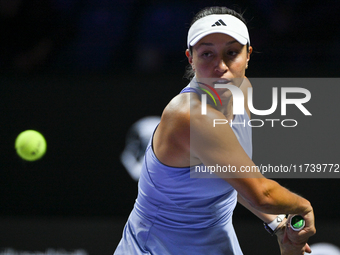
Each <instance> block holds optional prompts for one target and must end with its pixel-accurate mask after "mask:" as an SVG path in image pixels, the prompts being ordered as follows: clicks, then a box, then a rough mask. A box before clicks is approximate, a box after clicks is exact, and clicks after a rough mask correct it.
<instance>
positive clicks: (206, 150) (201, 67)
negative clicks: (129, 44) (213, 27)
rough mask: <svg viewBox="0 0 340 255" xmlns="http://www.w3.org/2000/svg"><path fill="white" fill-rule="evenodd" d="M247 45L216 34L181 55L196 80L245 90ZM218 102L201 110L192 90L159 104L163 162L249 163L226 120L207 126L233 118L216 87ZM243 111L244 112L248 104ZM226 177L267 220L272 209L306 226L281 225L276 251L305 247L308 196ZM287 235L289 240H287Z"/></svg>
mask: <svg viewBox="0 0 340 255" xmlns="http://www.w3.org/2000/svg"><path fill="white" fill-rule="evenodd" d="M251 52H252V48H251V47H249V51H247V49H246V46H244V45H241V44H240V43H239V42H237V41H236V40H235V39H234V38H232V37H230V36H228V35H225V34H220V33H215V34H210V35H207V36H205V37H203V38H202V39H201V40H200V41H199V42H197V43H196V44H195V45H194V46H193V51H192V54H190V53H189V51H188V50H187V51H186V56H187V58H188V61H189V63H190V64H191V65H192V68H193V69H194V71H195V74H196V78H197V80H198V81H202V82H205V83H208V84H209V85H211V86H213V82H214V81H217V80H221V79H225V80H226V81H231V82H232V83H233V84H234V85H236V86H238V87H239V88H240V89H241V90H242V91H243V93H244V95H245V102H247V98H246V95H247V93H246V91H247V88H248V87H250V86H251V84H250V82H249V81H248V79H246V78H245V71H246V68H247V66H248V62H249V60H250V54H251ZM216 91H217V93H218V94H219V96H220V98H221V101H222V105H221V104H220V103H218V105H217V106H211V105H207V115H202V114H201V101H200V97H199V96H198V95H197V94H196V93H183V94H179V95H177V96H176V97H175V98H174V99H173V100H171V101H170V103H169V104H168V105H167V106H166V108H165V109H164V112H163V114H162V118H161V122H160V124H159V126H158V128H157V130H156V131H155V134H154V138H153V149H154V152H155V154H156V156H157V158H158V159H159V160H160V161H161V162H162V163H163V164H165V165H168V166H172V167H187V166H189V165H197V164H200V163H203V164H204V165H206V166H209V165H216V164H218V165H220V166H223V165H224V166H227V165H232V166H235V167H236V168H237V169H240V168H241V166H255V164H254V163H253V162H252V160H251V159H250V158H249V157H248V155H247V154H246V153H245V151H244V150H243V148H242V146H241V145H240V143H239V142H238V140H237V138H236V136H235V134H234V132H233V130H232V129H231V127H230V126H229V125H217V126H215V127H213V120H214V119H227V120H228V121H231V120H232V119H233V114H232V95H231V93H230V91H229V90H226V89H216ZM245 110H246V112H247V113H248V114H249V116H250V112H249V109H248V106H247V105H245ZM220 178H222V179H224V180H226V181H227V182H228V183H229V184H230V185H232V186H233V187H234V188H235V189H236V190H237V192H238V201H239V202H240V203H241V204H242V205H244V206H245V207H246V208H248V209H249V210H250V211H252V212H253V213H254V214H255V215H257V216H258V217H259V218H260V219H262V220H263V221H265V222H267V223H269V222H271V221H272V220H274V219H275V218H276V215H277V214H282V213H285V214H300V215H301V216H303V217H304V219H305V221H306V227H305V228H304V229H303V230H302V231H300V232H294V231H292V230H291V229H290V228H289V226H286V225H282V226H281V227H282V229H281V230H280V231H279V233H280V235H279V236H278V240H279V244H280V249H281V253H282V254H285V255H288V254H304V252H310V249H309V247H308V245H307V241H308V238H309V237H310V236H312V235H313V234H315V232H316V230H315V226H314V213H313V208H312V206H311V205H310V203H309V201H308V200H306V199H304V198H302V197H301V196H298V195H296V194H294V193H292V192H290V191H289V190H287V189H286V188H284V187H282V186H280V185H279V184H278V183H277V182H275V181H273V180H269V179H266V178H264V177H263V176H262V174H261V173H238V172H235V173H223V174H220ZM292 240H293V241H292Z"/></svg>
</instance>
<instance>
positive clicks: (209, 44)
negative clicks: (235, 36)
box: [197, 40, 237, 49]
mask: <svg viewBox="0 0 340 255" xmlns="http://www.w3.org/2000/svg"><path fill="white" fill-rule="evenodd" d="M236 42H237V41H236V40H233V41H229V42H227V43H226V44H225V45H226V46H228V45H230V44H233V43H236ZM213 45H214V44H213V43H206V42H202V43H200V44H199V45H198V46H197V49H199V48H200V47H201V46H213Z"/></svg>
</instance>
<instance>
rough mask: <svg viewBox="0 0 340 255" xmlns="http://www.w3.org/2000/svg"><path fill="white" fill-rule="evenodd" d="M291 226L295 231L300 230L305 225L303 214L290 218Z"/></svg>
mask: <svg viewBox="0 0 340 255" xmlns="http://www.w3.org/2000/svg"><path fill="white" fill-rule="evenodd" d="M290 226H291V227H292V229H293V230H294V231H300V230H301V229H303V228H304V227H305V220H304V219H303V217H302V216H301V215H295V216H293V217H292V218H291V219H290Z"/></svg>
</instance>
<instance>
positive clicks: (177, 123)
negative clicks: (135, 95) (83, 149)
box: [115, 7, 315, 255]
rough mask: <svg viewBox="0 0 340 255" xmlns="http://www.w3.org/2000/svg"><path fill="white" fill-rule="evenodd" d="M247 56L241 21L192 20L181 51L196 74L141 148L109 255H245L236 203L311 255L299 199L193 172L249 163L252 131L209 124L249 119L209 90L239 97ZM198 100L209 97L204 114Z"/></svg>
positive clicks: (220, 14)
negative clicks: (132, 192)
mask: <svg viewBox="0 0 340 255" xmlns="http://www.w3.org/2000/svg"><path fill="white" fill-rule="evenodd" d="M251 52H252V47H251V46H250V40H249V35H248V30H247V27H246V25H245V23H244V20H243V18H242V16H241V15H240V14H238V13H236V12H235V11H233V10H230V9H227V8H225V7H210V8H206V9H204V10H202V11H201V12H199V13H198V14H197V15H196V16H195V18H194V20H193V22H192V25H191V27H190V29H189V33H188V50H187V51H186V56H187V58H188V61H189V63H190V65H191V67H192V71H193V73H194V75H195V77H194V78H193V79H192V80H191V82H190V84H189V86H188V87H186V88H185V89H183V90H182V92H181V93H180V94H179V95H177V96H176V97H175V98H173V100H171V102H170V103H169V104H168V105H167V106H166V108H165V109H164V112H163V114H162V118H161V121H160V123H159V125H158V127H157V128H156V129H155V132H154V134H153V137H152V138H151V140H150V143H149V145H148V147H147V149H146V153H145V159H144V165H143V167H142V171H141V177H140V181H139V192H138V198H137V200H136V203H135V206H134V209H133V211H132V212H131V214H130V216H129V219H128V222H127V224H126V226H125V228H124V232H123V238H122V240H121V242H120V243H119V245H118V247H117V249H116V251H115V254H117V255H118V254H161V255H165V254H190V255H192V254H214V255H218V254H242V251H241V248H240V246H239V243H238V240H237V237H236V234H235V232H234V228H233V225H232V213H233V210H234V208H235V206H236V202H237V201H238V202H239V203H241V204H242V205H244V206H245V207H247V208H248V209H249V210H250V211H252V212H253V213H254V214H255V215H257V216H258V217H259V218H260V219H262V220H263V221H264V223H265V224H266V228H267V229H268V230H269V231H270V232H272V233H273V232H276V233H277V234H278V240H279V244H280V248H281V253H282V254H304V252H310V248H309V246H308V244H307V240H308V238H309V237H310V236H311V235H313V234H314V233H315V227H314V214H313V208H312V207H311V205H310V203H309V202H308V201H307V200H306V199H304V198H302V197H300V196H298V195H296V194H294V193H292V192H290V191H288V190H287V189H285V188H283V187H282V186H280V185H279V184H278V183H277V182H275V181H272V180H269V179H266V178H264V177H263V176H262V175H261V174H260V173H258V172H253V173H241V172H238V171H230V172H226V173H221V174H219V177H220V178H205V177H211V176H212V175H210V174H206V173H197V171H196V169H197V168H196V166H200V167H202V166H216V165H219V166H232V167H233V168H234V169H237V170H240V169H241V167H242V166H243V167H244V166H249V167H252V166H255V165H254V163H253V162H252V160H251V154H252V148H251V130H250V127H249V126H247V125H246V126H244V127H243V126H242V125H233V126H232V127H231V126H229V125H215V126H214V125H213V122H214V119H220V120H221V119H223V120H227V121H228V122H229V123H230V122H231V121H234V122H243V121H244V120H248V119H249V118H250V113H249V109H248V107H247V105H245V106H244V107H245V113H244V114H243V115H242V114H241V115H234V114H233V97H232V94H231V92H230V90H228V89H225V88H216V87H218V86H217V85H219V83H223V84H232V85H234V86H237V87H239V89H241V90H242V91H243V93H244V95H245V97H246V91H247V88H248V87H249V86H251V85H250V83H249V82H248V80H247V79H246V78H245V70H246V68H247V66H248V62H249V59H250V54H251ZM214 87H215V88H214ZM214 93H216V94H214ZM204 96H205V97H204ZM212 96H213V97H214V98H212ZM203 98H209V99H210V101H209V102H208V104H207V105H206V107H205V112H203V111H202V109H204V102H203ZM245 99H246V98H245ZM245 102H247V100H245ZM202 113H204V114H202ZM190 174H197V176H196V177H198V178H191V177H193V176H194V175H192V176H191V177H190ZM207 175H209V176H207ZM286 214H300V215H302V217H304V219H305V222H306V225H305V228H304V229H303V230H302V231H300V232H294V231H292V229H291V228H290V227H289V225H287V224H285V221H286V219H285V216H286Z"/></svg>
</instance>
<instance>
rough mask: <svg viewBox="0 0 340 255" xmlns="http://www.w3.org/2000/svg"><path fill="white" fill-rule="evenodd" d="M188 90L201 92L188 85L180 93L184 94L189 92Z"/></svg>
mask: <svg viewBox="0 0 340 255" xmlns="http://www.w3.org/2000/svg"><path fill="white" fill-rule="evenodd" d="M188 92H194V93H197V94H201V93H200V90H199V89H196V88H192V87H189V86H187V87H185V88H184V89H182V91H181V92H180V94H182V93H188Z"/></svg>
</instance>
